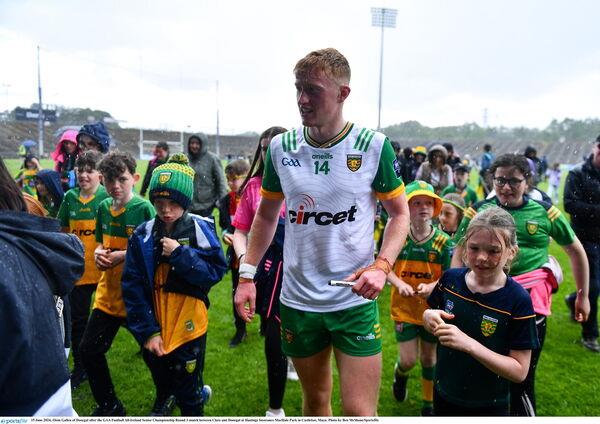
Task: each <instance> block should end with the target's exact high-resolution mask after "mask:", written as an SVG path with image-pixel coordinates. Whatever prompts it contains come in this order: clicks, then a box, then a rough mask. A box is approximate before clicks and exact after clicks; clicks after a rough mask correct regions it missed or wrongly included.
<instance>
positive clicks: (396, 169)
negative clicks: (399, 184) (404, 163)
mask: <svg viewBox="0 0 600 424" xmlns="http://www.w3.org/2000/svg"><path fill="white" fill-rule="evenodd" d="M392 165H393V166H394V173H395V174H396V177H398V178H400V177H401V176H402V170H401V169H400V162H398V158H396V159H394V161H393V162H392Z"/></svg>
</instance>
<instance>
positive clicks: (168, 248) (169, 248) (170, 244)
mask: <svg viewBox="0 0 600 424" xmlns="http://www.w3.org/2000/svg"><path fill="white" fill-rule="evenodd" d="M160 242H161V243H162V246H163V251H162V254H163V256H166V257H169V256H171V253H173V250H175V249H177V248H178V247H179V246H180V244H179V242H178V241H177V240H173V239H172V238H169V237H163V238H161V239H160Z"/></svg>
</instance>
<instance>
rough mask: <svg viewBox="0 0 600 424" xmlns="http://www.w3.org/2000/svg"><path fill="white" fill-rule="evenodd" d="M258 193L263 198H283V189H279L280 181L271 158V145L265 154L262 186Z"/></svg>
mask: <svg viewBox="0 0 600 424" xmlns="http://www.w3.org/2000/svg"><path fill="white" fill-rule="evenodd" d="M260 194H261V196H262V197H264V198H265V199H272V200H275V199H283V197H284V196H283V190H282V189H281V181H280V180H279V175H277V171H276V170H275V167H274V166H273V159H272V158H271V146H269V148H268V149H267V154H266V155H265V170H264V173H263V180H262V187H261V189H260Z"/></svg>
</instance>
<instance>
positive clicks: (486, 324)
mask: <svg viewBox="0 0 600 424" xmlns="http://www.w3.org/2000/svg"><path fill="white" fill-rule="evenodd" d="M480 327H481V334H483V335H484V336H485V337H489V336H491V335H492V334H494V332H495V331H496V328H497V327H498V320H497V319H496V318H492V317H489V316H487V315H484V316H483V319H482V320H481V325H480Z"/></svg>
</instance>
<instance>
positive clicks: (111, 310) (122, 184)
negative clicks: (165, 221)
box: [80, 151, 155, 416]
mask: <svg viewBox="0 0 600 424" xmlns="http://www.w3.org/2000/svg"><path fill="white" fill-rule="evenodd" d="M135 168H136V162H135V159H134V158H133V157H132V156H131V155H130V154H129V153H121V152H118V151H114V152H112V153H110V154H108V155H107V156H106V157H105V158H104V159H103V160H102V162H100V165H99V169H100V172H101V173H102V177H103V178H104V186H105V187H106V190H107V192H108V194H109V195H110V198H107V199H105V200H104V201H103V202H102V203H100V205H99V207H98V214H97V217H96V241H97V243H98V245H97V247H96V249H95V251H94V258H95V263H96V266H97V267H98V269H100V270H101V271H103V273H102V275H101V277H100V281H99V283H98V288H97V289H96V298H95V301H94V309H93V311H92V315H91V317H90V320H89V322H88V324H87V327H86V329H85V333H84V335H83V340H82V342H81V346H80V351H81V357H82V360H83V365H84V367H85V371H86V372H87V374H88V378H89V382H90V388H91V390H92V394H93V395H94V399H95V400H96V402H97V403H98V407H97V408H96V409H95V410H94V411H93V412H92V415H94V416H122V415H125V408H124V407H123V404H122V403H121V402H120V401H119V399H118V398H117V395H116V393H115V389H114V386H113V383H112V380H111V377H110V371H109V369H108V364H107V362H106V357H105V354H106V352H107V351H108V349H110V346H111V345H112V342H113V340H114V338H115V336H116V335H117V331H118V330H119V327H120V326H121V325H122V324H124V323H125V316H126V313H125V304H124V303H123V298H122V295H121V272H122V270H123V264H124V261H125V252H126V249H127V241H128V239H129V237H130V236H131V235H132V234H133V231H134V230H135V228H136V227H137V226H138V225H140V224H141V223H143V222H145V221H148V220H149V219H151V218H153V217H154V215H155V212H154V208H153V207H152V205H151V204H150V202H148V201H147V200H144V199H142V198H141V197H139V196H137V195H135V194H134V193H133V186H134V185H135V183H136V182H137V181H138V180H139V178H140V176H139V175H138V174H136V172H135Z"/></svg>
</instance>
